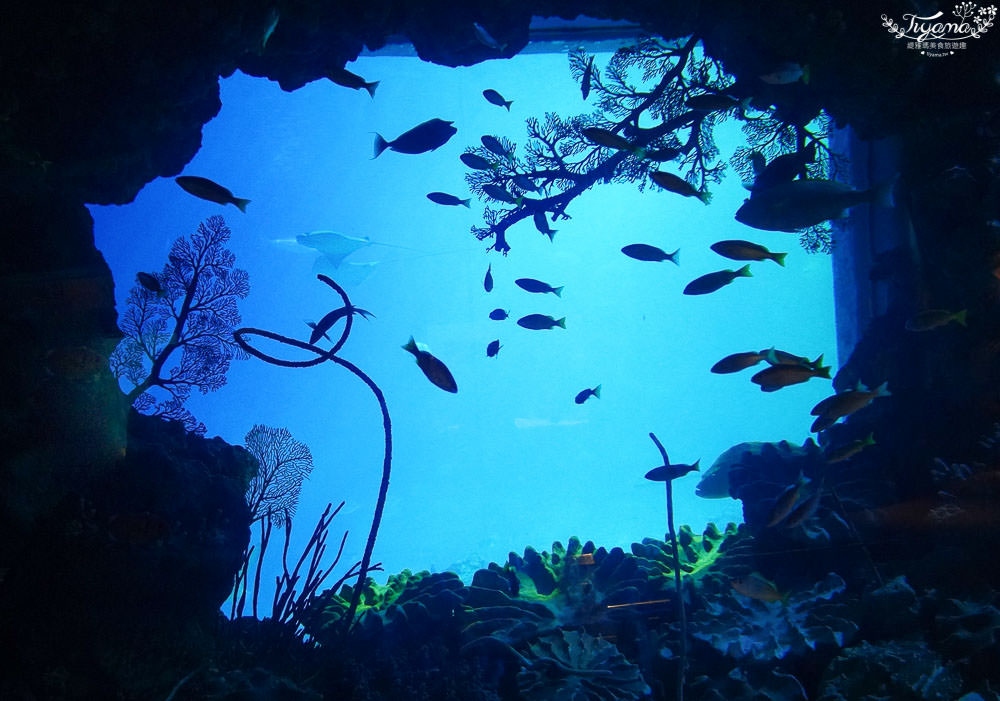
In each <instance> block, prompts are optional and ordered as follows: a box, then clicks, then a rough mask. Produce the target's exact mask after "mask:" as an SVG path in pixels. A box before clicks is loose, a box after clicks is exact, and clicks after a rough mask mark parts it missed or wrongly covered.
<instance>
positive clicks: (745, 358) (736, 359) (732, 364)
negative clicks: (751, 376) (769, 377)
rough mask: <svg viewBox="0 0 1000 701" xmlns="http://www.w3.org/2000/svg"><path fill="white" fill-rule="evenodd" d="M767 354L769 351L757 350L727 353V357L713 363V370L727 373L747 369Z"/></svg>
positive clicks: (720, 373) (718, 372) (717, 372)
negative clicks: (761, 351)
mask: <svg viewBox="0 0 1000 701" xmlns="http://www.w3.org/2000/svg"><path fill="white" fill-rule="evenodd" d="M765 355H767V353H760V352H755V351H747V352H746V353H733V354H732V355H727V356H726V357H725V358H723V359H722V360H720V361H719V362H717V363H716V364H715V365H713V366H712V370H711V371H712V372H714V373H715V374H717V375H726V374H729V373H732V372H739V371H740V370H746V369H747V368H749V367H753V366H754V365H757V364H758V363H760V361H762V360H763V359H764V356H765Z"/></svg>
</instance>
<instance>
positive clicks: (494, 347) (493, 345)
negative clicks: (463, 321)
mask: <svg viewBox="0 0 1000 701" xmlns="http://www.w3.org/2000/svg"><path fill="white" fill-rule="evenodd" d="M500 348H502V346H501V345H500V339H499V338H498V339H497V340H495V341H490V343H489V345H488V346H486V357H487V358H495V357H496V355H497V353H499V352H500Z"/></svg>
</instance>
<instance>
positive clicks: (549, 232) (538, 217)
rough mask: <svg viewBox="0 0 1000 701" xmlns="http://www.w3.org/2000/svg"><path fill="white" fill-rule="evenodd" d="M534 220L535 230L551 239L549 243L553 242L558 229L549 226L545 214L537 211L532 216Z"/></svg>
mask: <svg viewBox="0 0 1000 701" xmlns="http://www.w3.org/2000/svg"><path fill="white" fill-rule="evenodd" d="M531 218H532V220H534V222H535V228H536V229H538V230H539V231H540V232H541V233H543V234H545V235H546V236H548V237H549V241H553V240H554V239H555V236H556V231H557V230H556V229H553V228H552V227H550V226H549V222H548V220H547V219H546V218H545V212H542V211H536V212H535V213H534V214H532V215H531Z"/></svg>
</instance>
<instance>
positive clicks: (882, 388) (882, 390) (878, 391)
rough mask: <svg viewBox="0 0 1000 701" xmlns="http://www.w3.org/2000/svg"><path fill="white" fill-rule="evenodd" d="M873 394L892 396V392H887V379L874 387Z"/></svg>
mask: <svg viewBox="0 0 1000 701" xmlns="http://www.w3.org/2000/svg"><path fill="white" fill-rule="evenodd" d="M875 396H876V397H891V396H892V394H891V393H890V392H889V383H888V381H886V382H883V383H882V384H880V385H879V386H878V387H876V388H875Z"/></svg>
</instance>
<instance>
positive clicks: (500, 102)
mask: <svg viewBox="0 0 1000 701" xmlns="http://www.w3.org/2000/svg"><path fill="white" fill-rule="evenodd" d="M483 97H485V98H486V101H487V102H489V103H490V104H491V105H496V106H497V107H506V108H507V111H508V112H510V106H511V105H513V104H514V101H513V100H505V99H504V98H503V95H501V94H500V93H498V92H497V91H496V90H483Z"/></svg>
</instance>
